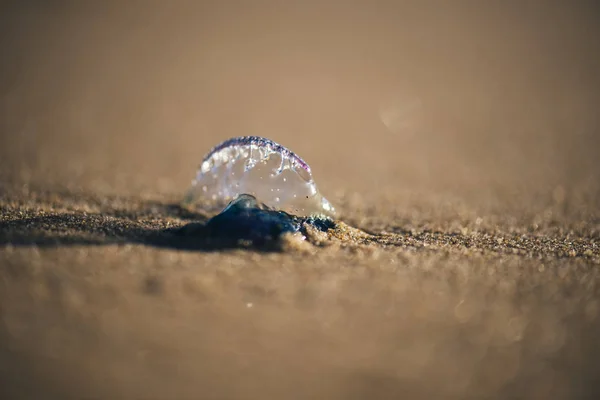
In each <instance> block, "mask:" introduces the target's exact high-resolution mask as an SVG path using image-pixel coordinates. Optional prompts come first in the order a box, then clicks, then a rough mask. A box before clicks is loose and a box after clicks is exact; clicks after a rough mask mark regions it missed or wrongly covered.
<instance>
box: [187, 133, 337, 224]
mask: <svg viewBox="0 0 600 400" xmlns="http://www.w3.org/2000/svg"><path fill="white" fill-rule="evenodd" d="M241 194H250V195H252V196H254V197H256V198H257V199H258V200H259V201H260V202H262V203H263V204H265V205H266V206H268V207H270V208H273V209H277V210H282V211H286V212H289V213H291V214H296V215H318V214H322V215H327V216H333V215H334V214H335V210H334V208H333V206H332V205H331V203H329V201H327V199H325V197H323V195H321V193H320V192H319V190H318V188H317V185H316V183H315V181H314V179H313V176H312V173H311V170H310V167H309V166H308V164H306V162H304V160H302V159H301V158H300V157H299V156H297V155H296V154H295V153H293V152H292V151H290V150H288V149H287V148H285V147H283V146H281V145H280V144H277V143H275V142H273V141H272V140H270V139H266V138H262V137H258V136H242V137H237V138H233V139H229V140H226V141H225V142H223V143H220V144H218V145H217V146H215V147H214V148H213V149H212V150H211V151H210V152H209V153H208V154H207V155H206V156H205V157H204V159H203V160H202V163H201V164H200V168H199V169H198V172H197V174H196V178H195V179H194V181H193V182H192V187H191V188H190V190H189V191H188V193H187V195H186V197H185V200H184V204H186V205H188V206H192V205H202V206H204V207H209V208H210V207H215V208H216V207H220V208H222V207H223V206H225V205H227V204H228V203H229V202H230V201H231V200H233V199H235V198H236V197H238V196H239V195H241Z"/></svg>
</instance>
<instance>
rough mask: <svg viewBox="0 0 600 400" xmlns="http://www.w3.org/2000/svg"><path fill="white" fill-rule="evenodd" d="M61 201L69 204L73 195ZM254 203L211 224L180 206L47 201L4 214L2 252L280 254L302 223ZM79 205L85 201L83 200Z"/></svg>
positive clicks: (236, 205) (231, 209) (244, 201)
mask: <svg viewBox="0 0 600 400" xmlns="http://www.w3.org/2000/svg"><path fill="white" fill-rule="evenodd" d="M56 197H57V198H60V199H63V201H64V199H66V202H67V203H69V199H70V194H69V193H67V194H65V193H61V194H60V196H56ZM250 197H251V196H248V197H240V198H238V200H236V201H234V202H232V203H231V204H230V205H229V206H228V207H227V208H226V209H225V210H223V211H222V212H221V213H220V214H218V215H217V216H215V217H213V218H210V219H209V218H208V216H206V215H204V214H200V213H194V212H192V211H189V210H188V209H186V208H184V207H181V206H180V205H178V204H164V203H160V202H157V201H142V202H140V201H139V200H138V199H122V198H121V199H118V201H107V202H106V201H105V202H104V203H105V204H108V205H107V206H101V207H100V210H99V212H95V213H88V212H82V211H77V209H76V208H75V210H74V211H57V212H55V211H49V210H46V211H44V210H43V208H44V207H43V205H44V204H47V203H45V202H43V201H42V202H41V203H40V204H35V203H34V204H33V206H32V205H31V204H29V205H28V206H27V209H22V208H17V209H14V210H8V209H6V208H5V209H3V210H0V217H1V218H0V247H6V246H13V247H27V246H36V247H61V246H79V245H89V246H104V245H125V244H137V245H145V246H152V247H159V248H170V249H177V250H190V251H194V250H195V251H219V250H226V249H235V248H243V249H247V250H255V251H261V252H265V251H266V252H272V251H279V250H280V246H279V243H278V242H279V238H280V236H281V235H282V234H283V233H285V232H297V231H299V230H300V225H301V220H300V219H299V218H297V217H294V216H291V215H289V214H286V213H282V212H279V211H273V210H266V209H263V208H262V207H261V206H260V205H258V204H257V203H256V199H254V198H250ZM77 199H78V200H79V201H81V200H82V199H81V197H80V196H77ZM83 200H84V201H86V199H83ZM113 200H114V199H113ZM88 201H91V202H93V201H95V200H94V199H91V200H90V199H88ZM115 204H120V206H115ZM46 208H47V207H46ZM55 208H60V207H55Z"/></svg>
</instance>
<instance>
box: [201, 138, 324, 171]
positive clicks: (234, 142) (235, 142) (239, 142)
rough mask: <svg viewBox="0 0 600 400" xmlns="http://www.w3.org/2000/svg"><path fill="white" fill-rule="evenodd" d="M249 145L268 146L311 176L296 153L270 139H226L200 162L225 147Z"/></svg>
mask: <svg viewBox="0 0 600 400" xmlns="http://www.w3.org/2000/svg"><path fill="white" fill-rule="evenodd" d="M249 145H256V146H269V147H271V148H272V149H273V150H274V151H276V152H278V153H281V154H283V155H284V156H285V157H286V158H292V159H293V160H294V161H296V162H297V163H298V164H299V165H300V166H301V167H302V169H304V170H305V171H306V172H308V173H309V174H311V172H310V167H309V166H308V164H307V163H306V162H305V161H304V160H303V159H302V158H300V156H298V155H297V154H296V153H294V152H293V151H291V150H289V149H287V148H286V147H283V146H282V145H280V144H279V143H276V142H274V141H272V140H271V139H267V138H263V137H260V136H240V137H236V138H231V139H228V140H226V141H224V142H222V143H220V144H218V145H216V146H215V147H213V148H212V150H211V151H210V152H209V153H208V154H207V155H206V157H204V160H202V162H204V161H206V160H208V159H209V158H211V157H212V155H213V154H214V153H216V152H217V151H220V150H223V149H225V148H227V147H230V146H249ZM311 175H312V174H311Z"/></svg>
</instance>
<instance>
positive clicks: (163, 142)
mask: <svg viewBox="0 0 600 400" xmlns="http://www.w3.org/2000/svg"><path fill="white" fill-rule="evenodd" d="M1 15H2V16H1V17H0V18H1V21H0V46H1V49H2V53H3V57H2V60H1V61H0V65H1V67H0V68H1V69H0V77H1V79H0V89H1V98H0V113H1V114H0V124H1V125H0V152H1V154H0V156H1V158H0V163H1V166H2V171H1V172H0V173H1V174H2V179H3V180H5V181H14V182H25V183H29V184H37V185H52V184H57V185H63V186H77V187H80V188H89V189H91V190H93V191H95V192H97V193H112V194H119V195H127V194H133V193H140V192H141V193H143V194H145V195H152V194H165V193H168V194H172V195H175V194H177V195H179V194H180V193H182V192H183V191H184V190H185V189H186V188H187V186H188V184H189V183H190V181H191V179H192V177H193V175H194V173H195V169H196V167H197V165H198V163H199V162H200V160H201V158H202V157H203V155H204V154H205V153H206V152H207V151H208V150H209V149H210V148H211V146H213V145H215V144H216V143H218V142H220V141H221V140H224V139H227V138H229V137H233V136H242V135H260V136H265V137H268V138H271V139H273V140H275V141H277V142H279V143H281V144H283V145H284V146H287V147H289V148H290V149H292V150H293V151H295V152H297V153H298V154H300V156H301V157H303V158H304V159H306V161H307V162H308V163H309V164H310V165H311V167H312V169H313V172H314V174H315V177H316V179H317V182H318V184H319V186H320V187H321V188H322V190H323V191H324V192H325V194H326V195H329V197H334V198H336V196H337V198H336V199H337V201H338V202H339V201H341V200H343V198H345V197H347V195H351V194H353V193H358V194H360V196H361V199H368V201H371V202H375V201H378V200H379V199H381V197H382V196H384V195H385V196H387V195H389V197H390V198H393V197H394V196H395V195H397V194H398V193H399V192H407V191H408V192H410V193H422V194H423V195H424V196H426V195H427V193H447V194H448V195H454V196H459V197H463V198H466V199H467V200H469V199H471V200H473V203H474V204H476V205H477V204H480V205H481V204H485V203H486V202H489V201H493V199H496V198H498V196H500V197H503V198H507V199H511V198H514V197H515V196H519V197H520V200H519V201H518V204H522V202H523V201H526V200H524V199H525V198H530V197H531V198H536V196H538V197H539V196H552V194H553V193H555V191H556V190H557V187H558V191H559V194H560V193H563V194H564V193H567V195H568V194H569V193H570V192H571V191H577V193H579V195H582V196H583V195H585V196H592V197H593V196H595V193H597V183H598V181H599V176H600V161H598V156H597V154H598V149H599V148H600V147H599V146H598V145H599V143H600V141H599V120H600V113H599V112H598V109H599V105H600V90H599V89H600V86H599V85H600V79H599V72H598V71H600V62H599V61H600V41H599V40H597V38H598V37H600V11H599V8H598V7H597V6H596V5H595V3H594V2H584V1H580V2H570V3H569V4H567V3H566V2H558V1H557V2H553V1H541V2H533V1H527V2H519V1H515V2H401V1H376V2H366V1H365V2H360V1H352V2H347V1H325V2H323V1H302V2H298V1H296V2H292V1H290V2H278V1H273V2H263V1H252V2H245V1H221V2H201V1H176V2H168V3H167V2H162V1H126V2H117V1H109V2H92V1H85V2H79V1H67V0H65V1H59V0H54V1H45V2H44V1H31V0H29V1H20V2H17V1H13V2H10V1H9V2H3V6H2V12H1ZM582 187H583V188H585V190H583V191H582V189H581V188H582ZM582 193H584V194H582Z"/></svg>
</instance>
